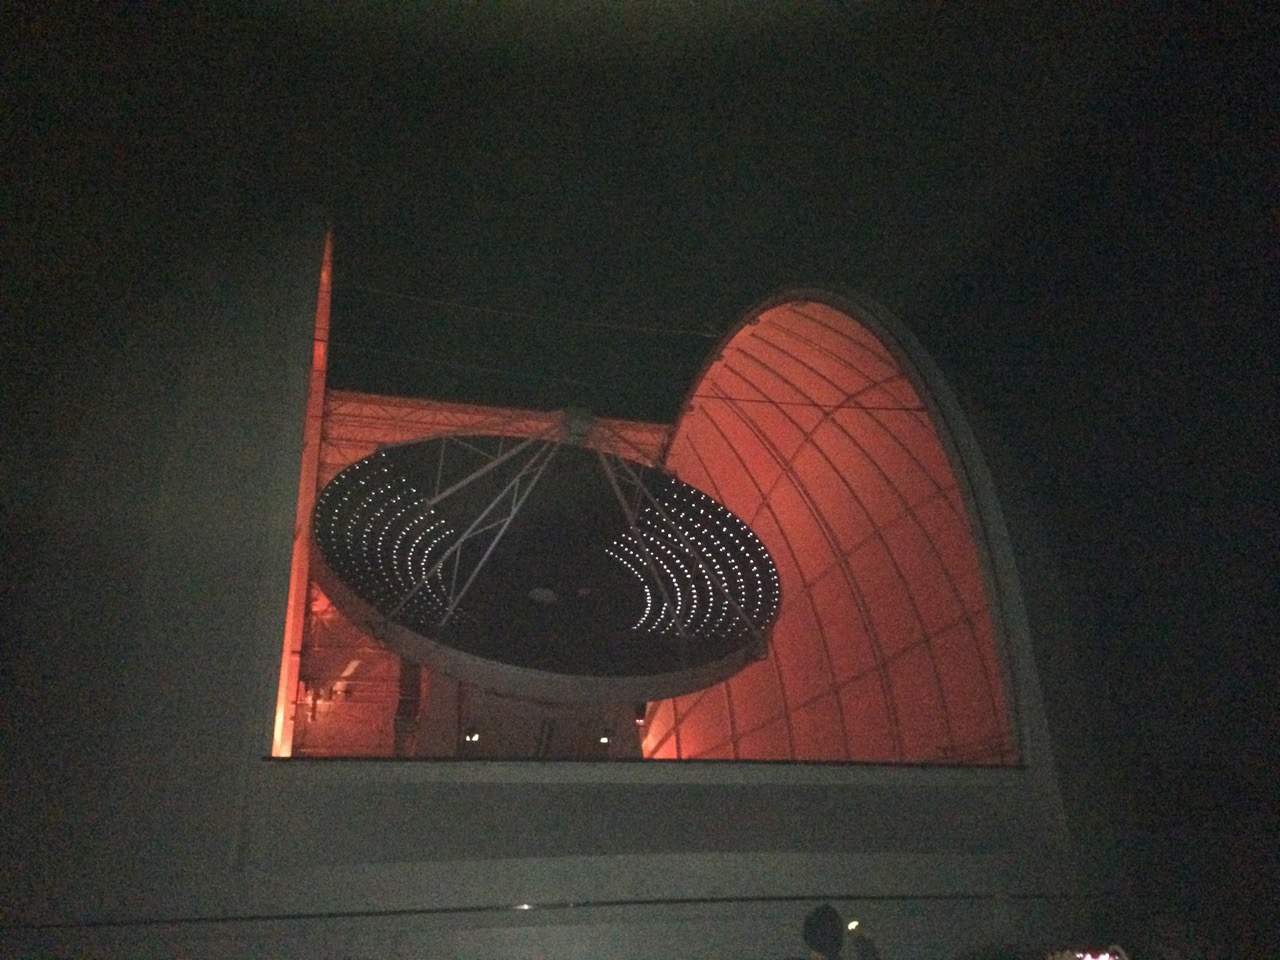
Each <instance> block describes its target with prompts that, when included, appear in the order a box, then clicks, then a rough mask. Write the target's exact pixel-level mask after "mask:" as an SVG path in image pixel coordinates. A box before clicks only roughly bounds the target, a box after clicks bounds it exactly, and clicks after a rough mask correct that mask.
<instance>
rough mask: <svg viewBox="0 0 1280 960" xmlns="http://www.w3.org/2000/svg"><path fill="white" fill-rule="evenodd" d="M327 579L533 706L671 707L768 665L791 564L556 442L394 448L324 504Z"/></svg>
mask: <svg viewBox="0 0 1280 960" xmlns="http://www.w3.org/2000/svg"><path fill="white" fill-rule="evenodd" d="M312 537H313V542H314V545H315V548H316V552H317V553H318V557H317V561H318V562H317V563H316V579H317V581H318V582H319V583H320V585H321V587H322V588H323V589H324V590H325V592H326V593H328V594H329V596H330V598H331V599H332V600H333V601H334V603H336V604H337V605H338V607H339V608H340V609H342V610H343V612H344V613H346V614H347V615H348V616H349V617H350V618H351V619H353V620H354V621H355V622H357V623H359V624H360V625H362V626H364V627H365V628H366V629H368V630H369V631H370V632H371V633H373V635H374V636H376V637H378V638H379V639H380V640H382V641H383V642H384V643H386V644H387V645H388V646H390V647H392V648H393V649H395V650H397V651H398V652H399V653H401V654H402V655H403V656H405V657H407V658H409V659H411V660H413V661H416V662H418V663H421V664H424V665H426V666H428V667H430V668H433V669H436V670H439V671H441V672H443V673H445V674H448V675H449V676H452V677H455V678H457V679H459V680H464V681H467V682H471V683H475V684H477V685H479V686H481V687H483V688H485V689H488V690H492V691H495V692H498V693H506V694H510V695H513V696H519V697H524V698H528V699H534V700H549V701H577V702H596V703H602V702H622V701H642V700H657V699H663V698H667V697H672V696H677V695H679V694H683V693H689V692H691V691H694V690H699V689H702V688H703V687H706V686H709V685H710V684H712V683H715V682H718V681H720V680H723V679H725V678H727V677H729V676H731V675H733V674H734V673H736V672H737V671H738V670H740V669H741V668H742V667H743V666H745V665H746V664H748V663H750V662H752V661H753V660H756V659H759V658H761V657H763V656H764V654H765V652H766V649H767V636H768V631H769V628H770V627H771V626H772V624H773V621H774V619H775V618H776V616H777V613H778V606H779V601H780V595H779V583H778V574H777V570H776V569H775V567H774V564H773V561H772V560H771V559H770V557H769V554H768V551H767V550H766V549H765V547H764V545H763V544H762V543H761V542H760V540H759V539H758V538H757V537H756V536H755V534H754V533H752V532H751V529H750V528H749V527H748V526H747V524H746V523H744V522H743V521H742V520H740V519H739V518H738V517H736V516H735V515H734V514H733V513H731V512H730V511H729V510H727V509H725V508H724V507H723V506H721V505H720V504H719V503H717V502H716V501H715V500H713V499H712V498H711V497H709V496H707V495H706V494H705V493H702V492H701V491H699V490H697V489H696V488H694V487H691V486H689V485H688V484H685V483H681V482H680V481H679V480H677V479H676V478H675V477H672V476H670V475H669V474H667V473H664V472H663V471H661V470H658V469H655V468H653V467H647V466H643V465H641V464H638V463H634V462H632V461H629V460H626V459H623V458H620V457H618V456H616V455H613V454H606V453H602V452H599V451H596V450H591V449H587V448H585V447H582V446H578V445H576V444H569V443H561V442H555V441H551V440H545V439H530V438H518V437H499V436H446V437H437V438H433V439H430V440H424V441H419V442H415V443H408V444H404V445H400V446H393V447H386V448H384V449H382V450H379V451H378V452H377V453H374V454H373V455H371V456H369V457H366V458H365V459H363V460H359V461H357V462H355V463H353V464H351V465H350V466H349V467H347V468H346V469H345V470H343V471H342V472H341V473H339V474H338V475H337V476H336V477H335V478H334V479H333V480H332V481H331V482H330V483H329V484H328V485H327V486H326V487H325V488H324V490H323V491H322V492H321V493H320V495H319V496H318V498H317V500H316V510H315V517H314V521H313V525H312Z"/></svg>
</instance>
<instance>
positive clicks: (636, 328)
mask: <svg viewBox="0 0 1280 960" xmlns="http://www.w3.org/2000/svg"><path fill="white" fill-rule="evenodd" d="M344 289H347V290H360V291H362V292H364V293H372V294H376V295H377V296H382V297H395V298H396V299H399V300H410V301H412V302H414V303H425V304H428V305H430V306H433V307H449V308H451V309H454V310H464V311H468V312H470V313H487V314H490V315H491V316H495V317H520V318H521V319H525V320H538V321H540V322H542V323H557V324H560V325H561V326H565V327H583V328H586V329H592V330H620V331H622V332H624V333H657V334H663V335H666V336H687V337H701V338H702V339H704V340H717V339H719V338H720V336H721V335H720V334H719V333H715V332H713V331H710V330H691V329H687V328H686V329H677V328H674V327H654V326H647V325H635V324H621V323H603V322H600V321H586V320H566V319H564V318H563V317H561V318H556V317H549V316H547V315H546V314H539V313H531V312H529V311H527V310H512V309H510V308H504V307H482V306H480V305H478V304H474V303H466V302H463V301H461V300H444V299H441V298H438V297H422V296H418V295H416V294H411V293H401V292H399V291H397V290H382V289H379V288H378V287H370V286H366V285H364V284H358V283H350V284H346V285H345V287H344Z"/></svg>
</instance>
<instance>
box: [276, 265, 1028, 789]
mask: <svg viewBox="0 0 1280 960" xmlns="http://www.w3.org/2000/svg"><path fill="white" fill-rule="evenodd" d="M329 270H330V266H329V265H328V263H327V262H326V267H325V276H326V277H327V276H328V275H329ZM320 299H321V302H320V307H319V311H318V320H317V328H316V334H315V342H316V351H315V363H314V365H313V369H312V372H311V397H310V405H309V410H311V411H312V414H311V417H310V419H309V420H308V425H307V431H306V437H305V442H304V457H303V459H304V464H305V466H304V473H303V478H302V482H301V492H300V497H299V506H298V515H297V520H298V526H297V529H298V531H299V537H298V541H297V542H296V543H295V546H294V566H293V581H294V582H293V584H292V587H291V596H292V600H291V605H290V620H289V625H288V628H287V630H286V636H285V644H284V655H283V661H282V670H281V686H280V694H279V703H278V705H277V726H276V736H275V741H274V744H273V755H275V756H277V757H284V756H298V757H300V756H310V757H334V756H345V757H355V756H365V757H375V756H382V757H392V756H398V757H407V756H418V757H470V758H508V759H520V758H525V759H544V760H545V759H588V758H590V759H606V758H639V757H641V756H643V757H645V758H649V759H664V760H674V759H686V760H711V759H723V760H768V761H787V760H800V761H837V762H841V761H843V762H849V761H855V762H864V763H890V764H902V763H916V764H920V763H923V764H932V763H941V764H949V765H984V766H992V765H994V766H1002V765H1011V764H1015V763H1017V761H1018V758H1019V752H1018V746H1017V738H1016V737H1015V735H1014V721H1013V718H1012V715H1011V709H1010V698H1009V696H1008V694H1007V692H1006V691H1007V689H1008V687H1009V685H1010V682H1011V673H1010V669H1011V665H1010V662H1009V656H1008V651H1007V650H1005V649H1002V646H1003V645H1004V643H1005V639H1004V638H1007V637H1008V636H1009V634H1010V631H1009V629H1008V624H1007V623H1004V622H1002V621H1001V619H1000V618H1001V617H1002V616H1006V615H1007V611H1006V608H1007V606H1008V604H1009V602H1010V598H1009V597H1007V596H1003V594H1007V593H1009V592H1010V591H1011V590H1012V589H1013V586H1012V585H1011V584H1008V583H1001V582H1000V581H999V580H997V579H995V578H994V577H993V576H992V575H991V572H990V571H991V570H992V563H991V556H990V550H991V537H992V534H991V532H990V531H989V530H988V527H989V525H990V524H991V523H992V522H993V521H992V518H993V517H994V516H996V514H995V511H994V509H993V497H992V495H991V492H990V490H989V489H987V488H986V487H985V486H984V485H983V484H984V477H985V474H984V473H983V470H982V465H981V462H980V461H979V460H978V458H977V455H976V449H975V447H974V444H973V442H972V439H971V438H969V437H968V436H967V432H966V431H967V428H966V427H965V425H964V422H963V420H962V419H961V418H960V416H959V413H958V411H957V410H956V409H955V408H954V404H950V403H949V402H948V400H947V398H946V396H945V394H940V392H939V391H938V389H937V387H936V386H931V385H930V382H929V378H928V377H927V376H926V371H925V370H924V369H923V368H922V367H921V363H922V362H923V358H922V357H920V356H919V351H918V350H913V349H912V348H911V346H910V343H909V341H904V339H903V335H902V334H901V332H899V333H898V334H896V335H895V334H894V333H893V332H892V331H891V330H890V329H889V328H888V327H887V326H886V318H885V317H884V316H883V312H882V311H879V310H876V309H874V308H870V307H868V306H866V305H857V304H854V303H852V302H845V301H842V300H840V299H839V298H835V297H832V296H830V295H823V294H820V293H814V292H798V293H793V294H788V295H786V296H784V297H780V298H776V299H775V300H773V301H770V302H769V303H766V304H764V305H762V306H761V307H759V308H757V309H755V310H753V311H752V312H751V313H750V314H749V315H748V316H747V317H746V318H745V319H744V320H743V321H742V322H741V323H740V324H739V326H738V328H737V329H736V330H734V331H732V332H731V333H730V334H729V336H728V337H727V338H726V339H725V340H724V342H723V343H722V344H721V346H720V348H719V349H718V350H717V351H716V352H715V355H714V357H713V358H711V359H710V360H709V362H708V363H707V364H706V365H705V367H704V369H703V371H702V373H701V374H700V376H699V378H698V380H697V381H696V382H695V383H693V384H691V385H690V387H689V390H688V395H687V399H686V402H685V406H684V409H683V411H682V413H681V415H680V418H679V420H678V422H677V423H675V424H674V425H663V424H649V423H636V422H630V421H620V420H609V419H593V418H591V417H590V416H589V415H587V414H585V413H582V412H579V411H568V412H565V413H558V414H557V413H543V412H537V411H529V410H511V409H501V408H491V407H490V408H486V407H475V406H462V405H458V404H450V403H444V402H434V401H425V400H420V399H408V398H396V397H386V396H376V395H369V394H357V393H352V392H349V391H344V392H337V391H328V390H326V389H325V366H324V363H325V358H326V357H327V350H326V349H325V347H326V344H327V337H328V322H329V321H328V318H329V312H330V309H331V290H330V287H329V285H328V284H327V283H326V284H325V285H324V286H323V287H322V289H321V293H320ZM913 355H914V356H915V357H916V358H917V359H913Z"/></svg>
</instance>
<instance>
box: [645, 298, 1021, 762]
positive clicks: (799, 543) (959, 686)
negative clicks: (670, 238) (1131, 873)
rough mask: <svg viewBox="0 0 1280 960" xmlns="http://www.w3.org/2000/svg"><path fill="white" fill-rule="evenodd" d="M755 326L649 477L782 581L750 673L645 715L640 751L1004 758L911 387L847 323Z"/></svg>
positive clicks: (940, 451)
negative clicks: (770, 565)
mask: <svg viewBox="0 0 1280 960" xmlns="http://www.w3.org/2000/svg"><path fill="white" fill-rule="evenodd" d="M851 313H852V311H846V310H841V309H838V308H836V307H834V306H831V305H829V304H827V303H820V302H815V301H811V300H804V301H801V300H796V301H792V302H786V303H782V304H781V305H778V306H773V307H770V308H767V309H765V310H763V311H762V312H760V313H758V314H757V315H755V316H753V317H752V318H750V319H749V320H748V322H746V323H745V324H744V325H743V326H742V327H740V328H739V330H738V331H737V332H736V333H735V334H734V335H733V336H731V337H730V338H729V339H728V340H727V341H726V343H725V345H724V347H723V350H722V352H721V353H720V354H719V355H718V356H717V357H716V358H715V359H714V360H713V361H712V362H711V363H710V364H709V366H708V368H707V369H706V372H705V373H704V375H703V377H702V379H701V381H700V382H699V383H698V384H697V386H696V387H695V388H694V390H693V392H692V394H691V395H690V398H689V401H688V404H687V405H686V408H685V411H684V414H683V416H682V418H681V420H680V422H679V423H678V424H677V428H676V433H675V435H674V437H673V439H672V442H671V446H670V448H669V451H668V454H667V458H666V465H667V467H668V469H670V470H671V471H672V472H673V473H674V474H675V475H676V476H678V477H679V478H680V479H682V480H683V481H685V482H686V483H688V484H691V485H692V486H695V487H697V488H699V489H701V490H703V491H705V492H706V493H708V494H710V495H711V496H712V497H714V498H715V499H716V500H718V501H719V502H720V503H722V504H724V505H725V506H726V507H728V508H729V510H731V511H732V512H733V513H734V514H736V515H737V516H739V517H741V518H743V519H744V520H745V521H746V522H747V523H748V524H749V525H750V526H751V528H752V529H753V530H754V531H755V533H756V535H757V536H759V537H760V539H761V540H762V541H763V542H764V544H765V546H766V547H767V548H768V550H769V553H770V555H771V556H772V557H773V559H774V562H775V563H776V565H777V568H778V571H779V576H780V578H781V582H782V597H783V603H782V608H781V611H780V613H779V616H778V620H777V623H776V626H775V628H774V633H773V643H772V646H771V649H770V652H769V656H768V658H767V659H765V660H763V661H761V662H759V663H756V664H753V665H751V666H750V667H748V668H747V669H745V670H743V671H742V672H741V673H739V674H738V675H737V676H735V677H733V678H731V679H729V680H728V681H726V682H724V683H721V684H718V685H717V686H715V687H713V688H710V689H708V690H704V691H701V692H698V693H695V694H691V695H688V696H682V697H678V698H676V699H673V700H667V701H664V702H662V703H660V704H655V705H653V706H652V707H651V710H650V716H649V724H648V729H647V733H646V738H645V743H644V746H645V754H646V756H650V757H655V758H664V757H665V758H677V757H679V758H736V759H758V760H843V761H849V760H853V761H868V762H890V763H892V762H907V763H919V762H944V763H1011V762H1014V761H1015V760H1016V755H1015V749H1014V747H1013V740H1012V736H1011V733H1010V721H1009V714H1008V709H1007V703H1006V697H1005V689H1004V682H1003V671H1002V668H1001V664H1000V658H999V656H998V653H997V644H996V636H995V630H994V627H993V623H992V618H991V615H990V612H989V609H988V602H987V596H986V589H985V586H984V578H983V575H982V570H981V566H980V560H979V554H978V550H977V547H976V545H975V543H974V539H973V535H972V533H971V523H970V519H969V517H968V514H967V510H966V505H965V500H964V497H963V495H962V493H961V491H960V488H959V486H958V484H957V481H956V475H955V473H954V471H953V469H952V466H951V463H950V461H949V459H948V456H947V452H946V448H944V445H943V442H942V439H941V438H940V436H939V428H938V426H937V425H936V424H935V423H934V422H933V420H932V418H931V416H930V412H929V408H928V405H927V404H926V403H925V402H923V400H922V394H921V391H922V389H923V387H922V386H920V385H918V384H915V383H913V382H912V380H911V378H910V377H909V376H908V374H907V372H906V370H905V369H904V366H903V364H902V363H900V362H899V361H898V359H897V358H895V356H894V354H893V353H891V352H890V350H889V349H888V348H887V347H886V346H885V344H884V343H882V342H881V341H880V339H879V338H877V337H876V336H875V335H873V334H872V333H871V331H870V330H869V329H868V328H867V326H866V325H864V324H863V323H860V322H858V320H856V319H855V318H854V317H853V316H851V315H850V314H851Z"/></svg>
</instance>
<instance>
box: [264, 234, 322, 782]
mask: <svg viewBox="0 0 1280 960" xmlns="http://www.w3.org/2000/svg"><path fill="white" fill-rule="evenodd" d="M332 299H333V232H332V231H330V232H329V233H328V234H326V236H325V238H324V256H323V260H322V261H321V265H320V290H319V293H318V295H317V298H316V326H315V333H314V335H313V337H312V344H313V346H312V351H311V373H310V376H309V378H308V382H307V410H306V419H305V421H304V423H303V427H302V475H301V476H300V477H299V479H298V510H297V513H296V515H295V520H294V525H293V560H292V563H291V565H290V571H289V599H288V601H287V606H286V609H285V621H284V653H283V654H282V656H281V660H280V683H279V686H278V688H277V690H276V717H275V725H274V728H273V730H272V735H271V755H272V756H273V757H288V756H291V755H292V754H293V727H294V712H295V709H296V702H297V700H298V699H299V696H298V670H299V663H300V659H301V654H302V629H303V621H304V619H305V617H306V611H307V593H308V589H307V588H308V584H309V582H310V577H309V575H308V563H309V558H310V553H311V536H310V532H309V531H310V526H311V514H312V513H313V512H314V510H315V504H316V477H317V474H318V468H319V464H320V440H321V435H322V433H323V429H324V412H325V402H324V396H325V389H324V388H325V374H326V371H327V367H326V361H327V357H328V347H329V308H330V304H331V301H332Z"/></svg>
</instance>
